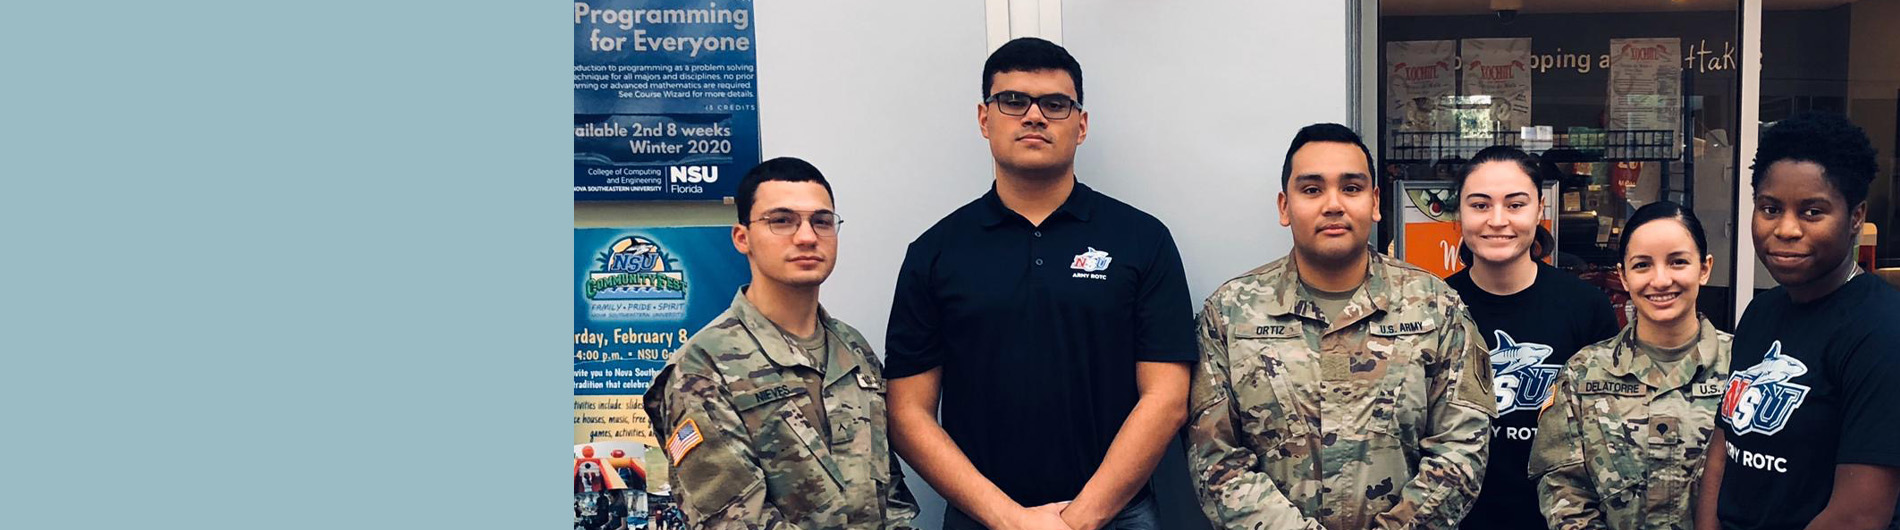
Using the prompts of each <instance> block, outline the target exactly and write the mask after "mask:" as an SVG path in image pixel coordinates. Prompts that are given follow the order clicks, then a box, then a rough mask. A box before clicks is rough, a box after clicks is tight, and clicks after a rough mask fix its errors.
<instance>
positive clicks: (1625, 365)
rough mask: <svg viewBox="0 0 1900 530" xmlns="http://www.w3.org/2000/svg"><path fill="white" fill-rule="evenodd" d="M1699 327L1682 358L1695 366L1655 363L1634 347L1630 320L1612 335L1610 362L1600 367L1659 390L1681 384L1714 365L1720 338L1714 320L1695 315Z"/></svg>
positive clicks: (1695, 377) (1702, 375) (1703, 374)
mask: <svg viewBox="0 0 1900 530" xmlns="http://www.w3.org/2000/svg"><path fill="white" fill-rule="evenodd" d="M1696 320H1697V322H1698V323H1699V324H1700V326H1701V329H1700V330H1698V331H1697V333H1698V335H1696V339H1695V340H1696V347H1695V352H1694V353H1692V354H1690V356H1689V357H1685V358H1684V359H1683V360H1684V361H1686V362H1688V363H1690V364H1688V366H1693V367H1695V368H1694V369H1693V370H1682V371H1680V372H1673V373H1672V372H1670V371H1669V370H1665V369H1663V367H1662V366H1659V365H1657V364H1656V361H1655V360H1654V359H1650V358H1649V356H1648V355H1645V354H1643V352H1642V350H1639V349H1637V347H1636V323H1635V322H1631V323H1630V324H1629V325H1628V326H1624V327H1623V331H1622V332H1619V333H1617V335H1616V352H1615V353H1614V354H1613V355H1611V356H1610V365H1609V366H1607V367H1604V371H1606V372H1609V373H1610V375H1614V376H1617V377H1625V378H1632V379H1636V380H1638V381H1642V382H1643V384H1646V385H1649V386H1650V387H1652V388H1656V389H1659V390H1668V389H1672V388H1677V387H1681V386H1683V385H1687V384H1689V383H1691V382H1694V381H1697V380H1700V379H1702V378H1703V377H1704V376H1705V375H1706V374H1705V373H1704V372H1707V371H1709V370H1711V369H1714V366H1713V365H1714V363H1715V358H1716V356H1717V355H1718V354H1719V353H1720V352H1718V351H1717V350H1718V349H1719V348H1720V344H1719V342H1720V340H1719V337H1718V336H1717V335H1716V331H1715V324H1713V323H1710V322H1709V319H1708V318H1707V317H1704V316H1702V315H1696Z"/></svg>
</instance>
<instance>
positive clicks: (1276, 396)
mask: <svg viewBox="0 0 1900 530" xmlns="http://www.w3.org/2000/svg"><path fill="white" fill-rule="evenodd" d="M1311 362H1312V353H1311V352H1310V351H1308V348H1307V346H1306V340H1305V338H1304V336H1303V335H1301V330H1300V324H1299V323H1297V322H1292V323H1273V324H1262V325H1255V326H1246V327H1243V329H1237V330H1235V331H1234V333H1233V341H1232V342H1231V343H1230V344H1229V346H1228V370H1227V377H1228V381H1227V383H1228V388H1229V389H1230V390H1231V392H1232V394H1231V398H1232V403H1231V406H1232V407H1233V413H1234V418H1235V419H1236V420H1238V422H1239V427H1240V431H1241V432H1240V433H1238V434H1239V435H1240V436H1241V438H1242V440H1241V441H1242V442H1243V443H1245V444H1246V445H1248V446H1250V447H1252V448H1254V449H1255V452H1256V453H1257V454H1258V455H1259V456H1260V457H1261V459H1262V462H1261V463H1262V464H1263V465H1273V464H1276V463H1280V462H1282V461H1285V460H1286V459H1288V458H1294V457H1299V456H1304V455H1306V454H1310V451H1311V449H1312V448H1310V447H1307V446H1306V443H1307V442H1306V440H1307V437H1308V436H1309V435H1310V434H1311V430H1310V428H1309V425H1308V417H1309V416H1310V413H1308V412H1306V411H1304V410H1302V408H1301V406H1300V405H1299V403H1300V401H1299V400H1298V399H1297V396H1299V393H1300V392H1301V390H1300V385H1299V383H1298V382H1297V381H1296V379H1297V378H1298V376H1297V375H1296V374H1295V373H1294V372H1295V370H1297V369H1298V367H1299V366H1302V365H1304V364H1306V363H1311Z"/></svg>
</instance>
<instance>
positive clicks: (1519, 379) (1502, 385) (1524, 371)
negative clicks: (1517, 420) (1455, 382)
mask: <svg viewBox="0 0 1900 530" xmlns="http://www.w3.org/2000/svg"><path fill="white" fill-rule="evenodd" d="M1494 334H1495V335H1496V336H1497V339H1498V347H1497V348H1495V349H1492V350H1491V374H1492V379H1494V380H1495V382H1496V384H1497V388H1496V389H1495V390H1496V391H1495V392H1494V394H1495V397H1497V400H1498V415H1504V414H1510V413H1512V412H1516V411H1520V410H1537V409H1538V408H1539V407H1542V406H1543V405H1544V401H1545V400H1547V399H1549V398H1550V385H1551V383H1554V382H1556V381H1557V372H1559V371H1561V370H1563V367H1562V366H1557V365H1554V364H1540V363H1543V362H1544V359H1545V358H1546V357H1550V353H1551V349H1550V347H1549V346H1545V345H1542V344H1537V343H1533V342H1517V341H1516V340H1512V339H1511V335H1510V334H1508V333H1505V332H1504V330H1501V329H1500V330H1497V331H1496V332H1495V333H1494Z"/></svg>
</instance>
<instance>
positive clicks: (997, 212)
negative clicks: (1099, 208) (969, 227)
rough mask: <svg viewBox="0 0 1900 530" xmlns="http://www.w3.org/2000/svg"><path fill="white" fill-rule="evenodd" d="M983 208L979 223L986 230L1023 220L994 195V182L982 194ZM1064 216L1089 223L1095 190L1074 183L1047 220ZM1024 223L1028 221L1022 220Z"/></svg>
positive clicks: (1092, 213) (1077, 182) (1000, 198)
mask: <svg viewBox="0 0 1900 530" xmlns="http://www.w3.org/2000/svg"><path fill="white" fill-rule="evenodd" d="M983 206H984V207H983V208H982V209H980V210H978V211H979V212H981V213H982V218H981V219H980V222H981V224H982V225H983V228H986V229H987V228H996V227H998V226H1002V224H1003V222H1004V221H1009V220H1011V219H1018V220H1021V219H1023V216H1022V215H1021V214H1018V213H1016V211H1015V210H1011V209H1009V206H1005V205H1004V204H1003V198H1002V197H1001V196H998V195H997V194H996V183H994V182H992V183H990V192H989V193H985V194H983ZM1064 214H1066V215H1068V216H1070V217H1074V218H1075V220H1077V221H1081V222H1084V223H1086V222H1089V217H1091V216H1093V215H1094V214H1095V190H1094V189H1091V188H1089V187H1088V185H1085V184H1083V183H1082V181H1081V180H1077V181H1075V187H1074V188H1071V189H1070V190H1069V198H1067V199H1063V200H1062V205H1061V206H1057V207H1056V211H1054V212H1050V213H1049V218H1050V219H1054V218H1056V216H1059V215H1064ZM1024 222H1025V223H1027V222H1028V221H1027V220H1024ZM1045 222H1046V221H1045Z"/></svg>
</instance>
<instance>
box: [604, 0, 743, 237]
mask: <svg viewBox="0 0 1900 530" xmlns="http://www.w3.org/2000/svg"><path fill="white" fill-rule="evenodd" d="M752 22H753V21H752V2H751V0H695V1H683V0H582V1H577V2H574V198H575V199H576V200H721V199H724V198H726V197H731V196H732V195H733V190H734V189H736V188H737V186H738V180H739V176H740V175H741V174H743V172H745V171H746V170H748V169H751V168H752V166H754V165H757V164H758V163H759V98H758V89H757V78H758V77H757V76H758V59H757V54H756V53H755V50H754V48H753V43H754V37H753V34H754V31H753V25H752Z"/></svg>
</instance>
